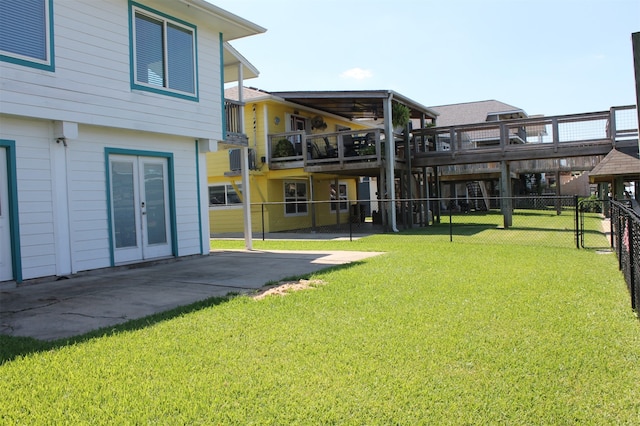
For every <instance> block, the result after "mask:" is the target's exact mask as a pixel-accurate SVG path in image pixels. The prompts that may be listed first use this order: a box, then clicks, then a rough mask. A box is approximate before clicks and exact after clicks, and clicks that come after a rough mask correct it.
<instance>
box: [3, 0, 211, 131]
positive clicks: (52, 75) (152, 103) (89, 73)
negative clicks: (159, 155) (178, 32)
mask: <svg viewBox="0 0 640 426" xmlns="http://www.w3.org/2000/svg"><path fill="white" fill-rule="evenodd" d="M139 3H141V4H144V5H146V6H149V7H151V8H153V9H156V10H158V11H160V12H163V13H166V14H168V15H170V16H173V17H175V18H177V19H182V20H184V21H186V22H189V23H191V24H193V25H195V26H196V27H197V43H198V45H197V56H198V84H199V91H198V95H199V102H196V101H192V100H185V99H180V98H176V97H172V96H168V95H163V94H156V93H151V92H146V91H139V90H132V89H131V79H130V58H129V15H128V13H129V12H128V2H127V1H126V0H100V1H89V0H85V1H80V0H76V1H71V0H67V1H54V2H53V9H54V44H55V71H54V72H49V71H42V70H38V69H33V68H29V67H25V66H21V65H16V64H12V63H6V62H0V74H1V75H2V79H1V80H0V90H1V92H2V102H0V113H7V114H15V115H23V116H30V117H36V118H43V119H50V120H66V121H72V122H78V123H87V124H93V125H100V126H106V127H117V128H123V129H132V130H144V131H150V132H157V133H165V134H172V135H188V136H189V137H192V138H206V139H215V140H220V139H222V134H221V129H222V123H221V119H222V113H221V108H222V105H221V96H222V95H221V90H222V89H221V84H220V77H221V75H220V40H219V33H217V32H215V31H212V30H208V29H207V27H206V25H205V24H206V18H207V15H206V14H202V13H193V12H194V10H193V9H190V8H187V6H186V5H184V4H182V3H179V2H166V1H147V0H141V1H139ZM188 13H193V14H192V15H188Z"/></svg>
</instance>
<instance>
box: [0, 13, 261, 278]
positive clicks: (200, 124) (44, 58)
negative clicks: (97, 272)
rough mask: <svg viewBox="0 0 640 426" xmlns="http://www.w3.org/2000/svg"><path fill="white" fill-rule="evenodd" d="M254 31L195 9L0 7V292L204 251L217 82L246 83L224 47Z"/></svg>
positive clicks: (218, 111)
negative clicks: (0, 285)
mask: <svg viewBox="0 0 640 426" xmlns="http://www.w3.org/2000/svg"><path fill="white" fill-rule="evenodd" d="M264 31H265V30H264V29H263V28H262V27H260V26H258V25H255V24H253V23H251V22H249V21H246V20H244V19H242V18H240V17H237V16H235V15H233V14H231V13H229V12H226V11H225V10H222V9H220V8H218V7H216V6H213V5H211V4H210V3H208V2H205V1H203V0H171V1H168V0H140V1H137V2H134V1H126V0H101V1H93V0H76V1H55V0H31V1H2V2H0V76H1V78H2V80H1V90H2V91H1V93H0V281H11V280H14V281H16V282H20V281H23V280H29V279H35V278H42V277H51V276H66V275H69V274H74V273H77V272H80V271H87V270H93V269H97V268H105V267H112V266H116V265H123V264H129V263H136V262H143V261H147V260H151V259H159V258H169V257H180V256H189V255H199V254H206V253H208V252H209V232H208V221H207V219H208V201H207V194H208V191H207V184H206V158H205V157H206V153H207V152H208V151H212V150H215V149H217V147H216V145H217V143H218V142H219V141H224V140H225V139H226V134H225V132H224V129H225V123H224V114H223V102H222V99H223V93H222V90H223V84H224V82H225V81H234V80H235V79H236V78H237V76H238V75H240V76H242V75H243V72H235V73H232V72H231V71H232V70H235V69H237V68H238V67H239V68H241V69H242V70H243V71H244V75H245V76H246V77H251V76H254V74H255V69H254V68H253V67H251V66H250V65H249V64H247V63H246V61H245V60H244V58H242V57H240V56H239V55H237V52H235V51H234V50H233V49H232V48H231V47H230V46H229V45H228V44H227V41H228V40H233V39H237V38H240V37H245V36H250V35H254V34H258V33H261V32H264ZM224 70H226V71H227V73H228V74H230V75H229V76H227V75H226V74H225V71H224Z"/></svg>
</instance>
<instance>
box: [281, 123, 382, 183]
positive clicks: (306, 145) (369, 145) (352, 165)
mask: <svg viewBox="0 0 640 426" xmlns="http://www.w3.org/2000/svg"><path fill="white" fill-rule="evenodd" d="M383 146H384V132H383V131H382V130H379V129H367V130H358V131H352V130H350V131H344V132H333V133H317V134H306V133H305V132H304V131H297V132H287V133H278V134H272V135H269V154H268V158H269V168H270V169H273V170H277V169H292V168H300V167H302V168H304V170H305V171H307V172H348V173H353V174H364V175H368V174H374V172H375V173H377V172H378V170H379V168H380V166H381V165H382V158H383Z"/></svg>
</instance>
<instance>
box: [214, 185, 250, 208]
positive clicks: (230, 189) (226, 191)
mask: <svg viewBox="0 0 640 426" xmlns="http://www.w3.org/2000/svg"><path fill="white" fill-rule="evenodd" d="M220 187H222V188H223V189H224V203H218V204H212V203H211V192H210V191H211V188H220ZM237 187H238V190H240V193H242V184H240V185H237ZM230 192H233V194H230ZM207 195H208V200H209V208H211V209H219V208H225V207H238V206H242V199H241V198H240V194H238V192H237V191H236V190H235V188H234V187H233V185H231V184H229V183H219V184H213V185H208V186H207ZM230 196H235V197H237V198H238V202H229V197H230Z"/></svg>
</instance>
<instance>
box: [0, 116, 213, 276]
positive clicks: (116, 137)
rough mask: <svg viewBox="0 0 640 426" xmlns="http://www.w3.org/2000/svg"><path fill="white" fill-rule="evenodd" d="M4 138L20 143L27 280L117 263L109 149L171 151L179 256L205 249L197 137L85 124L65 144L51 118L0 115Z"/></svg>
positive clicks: (18, 160)
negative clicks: (110, 202)
mask: <svg viewBox="0 0 640 426" xmlns="http://www.w3.org/2000/svg"><path fill="white" fill-rule="evenodd" d="M0 138H1V139H9V140H13V141H15V142H16V173H17V181H18V192H19V197H18V201H19V204H18V210H19V222H20V246H21V251H22V277H23V279H25V280H27V279H32V278H39V277H45V276H55V275H66V274H70V273H77V272H80V271H85V270H91V269H97V268H104V267H109V266H112V265H111V253H110V247H109V223H108V213H107V212H108V206H107V182H106V171H105V148H120V149H126V150H132V151H152V152H162V153H171V154H173V162H174V181H173V183H174V188H175V219H176V235H174V236H173V238H177V243H178V244H177V246H178V253H177V255H179V256H186V255H192V254H200V253H202V252H206V247H204V248H201V246H200V243H201V241H202V238H201V231H202V232H203V233H204V234H205V235H206V234H207V232H208V226H207V224H206V222H205V223H204V224H203V225H202V227H201V224H200V218H201V217H202V220H203V221H206V216H202V213H201V212H199V211H198V197H197V195H198V181H197V176H196V171H197V168H196V158H197V157H196V143H195V141H194V140H193V139H191V138H185V137H181V138H180V137H176V136H173V135H162V134H155V133H149V132H135V131H131V130H123V129H114V128H107V127H102V126H89V125H80V126H79V127H78V138H77V139H68V140H67V141H66V142H67V146H66V147H65V146H64V144H63V143H57V142H56V138H55V126H54V124H53V122H51V121H48V120H37V119H25V118H16V117H10V116H2V115H0ZM198 155H199V156H200V157H201V156H203V154H198ZM198 160H199V161H202V159H201V158H198ZM204 193H205V194H206V192H204ZM201 195H202V192H201ZM207 241H208V240H207Z"/></svg>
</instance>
